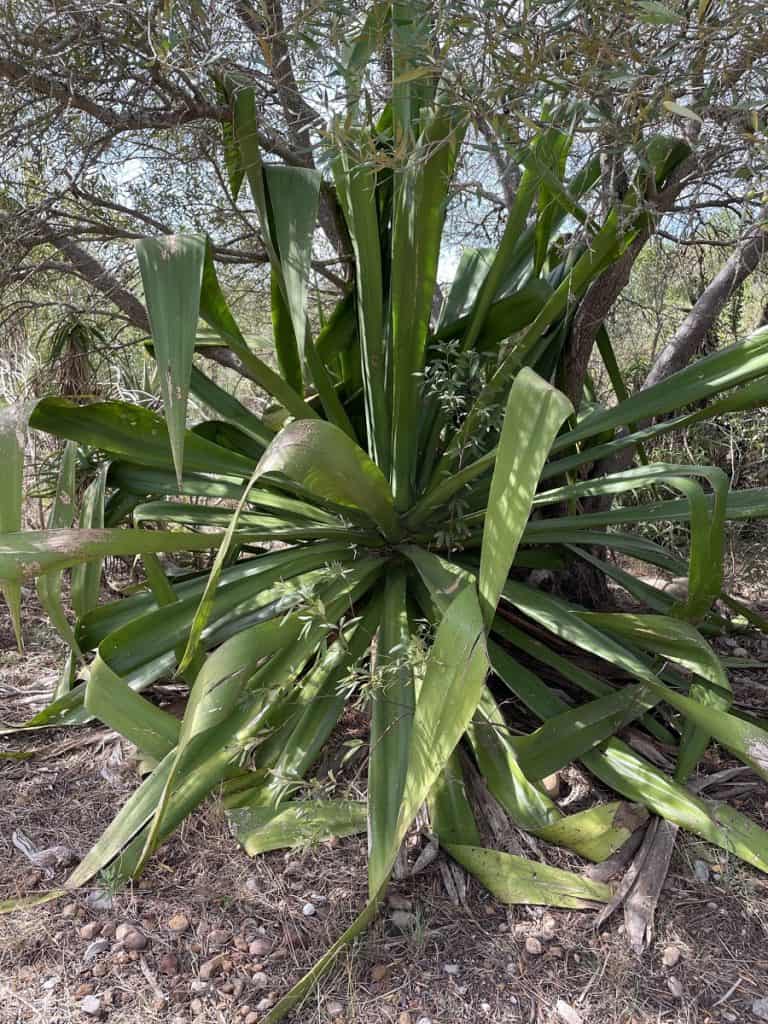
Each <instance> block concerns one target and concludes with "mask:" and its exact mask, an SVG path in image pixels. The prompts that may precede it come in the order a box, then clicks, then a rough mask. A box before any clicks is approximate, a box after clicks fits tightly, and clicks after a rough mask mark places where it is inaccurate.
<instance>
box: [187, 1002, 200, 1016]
mask: <svg viewBox="0 0 768 1024" xmlns="http://www.w3.org/2000/svg"><path fill="white" fill-rule="evenodd" d="M189 1008H190V1010H191V1011H192V1013H194V1014H195V1016H197V1014H198V1013H202V1012H203V1001H202V999H193V1000H192V1002H191V1003H190V1004H189Z"/></svg>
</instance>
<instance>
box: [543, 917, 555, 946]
mask: <svg viewBox="0 0 768 1024" xmlns="http://www.w3.org/2000/svg"><path fill="white" fill-rule="evenodd" d="M556 931H557V922H556V921H555V919H554V917H552V915H551V914H545V915H544V917H543V918H542V920H541V937H542V939H544V941H545V942H550V941H551V940H552V939H554V937H555V932H556Z"/></svg>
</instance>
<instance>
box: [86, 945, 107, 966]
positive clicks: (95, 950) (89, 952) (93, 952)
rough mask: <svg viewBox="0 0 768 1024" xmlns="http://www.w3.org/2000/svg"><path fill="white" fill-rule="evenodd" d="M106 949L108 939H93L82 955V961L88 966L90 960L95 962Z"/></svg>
mask: <svg viewBox="0 0 768 1024" xmlns="http://www.w3.org/2000/svg"><path fill="white" fill-rule="evenodd" d="M108 949H109V939H94V941H93V942H92V943H91V944H90V945H89V946H88V948H87V949H86V951H85V952H84V953H83V961H84V962H85V963H87V964H89V963H90V962H91V960H95V959H96V957H97V956H99V954H101V953H105V952H106V951H107V950H108Z"/></svg>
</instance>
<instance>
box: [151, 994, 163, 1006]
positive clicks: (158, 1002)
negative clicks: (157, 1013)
mask: <svg viewBox="0 0 768 1024" xmlns="http://www.w3.org/2000/svg"><path fill="white" fill-rule="evenodd" d="M165 1004H166V998H165V996H164V995H163V993H162V992H157V993H156V994H155V995H154V996H153V997H152V1009H153V1010H164V1009H165Z"/></svg>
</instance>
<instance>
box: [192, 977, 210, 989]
mask: <svg viewBox="0 0 768 1024" xmlns="http://www.w3.org/2000/svg"><path fill="white" fill-rule="evenodd" d="M208 988H209V985H208V982H207V981H200V979H199V978H193V980H192V981H190V983H189V991H190V992H207V991H208Z"/></svg>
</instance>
